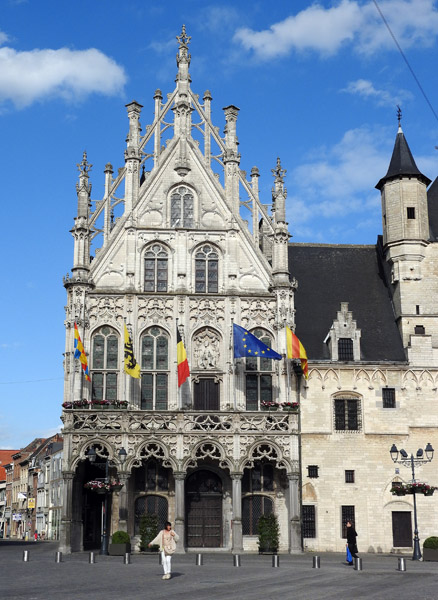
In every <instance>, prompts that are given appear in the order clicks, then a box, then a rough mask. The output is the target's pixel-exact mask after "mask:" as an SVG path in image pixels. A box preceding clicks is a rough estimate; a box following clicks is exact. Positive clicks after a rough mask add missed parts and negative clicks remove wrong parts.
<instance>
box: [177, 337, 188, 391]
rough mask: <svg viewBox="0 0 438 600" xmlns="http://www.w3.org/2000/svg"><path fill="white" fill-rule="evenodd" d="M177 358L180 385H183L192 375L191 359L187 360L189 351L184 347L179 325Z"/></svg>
mask: <svg viewBox="0 0 438 600" xmlns="http://www.w3.org/2000/svg"><path fill="white" fill-rule="evenodd" d="M176 344H177V346H176V360H177V364H178V387H181V386H182V384H183V383H184V381H185V380H186V379H187V377H189V375H190V369H189V361H188V360H187V352H186V349H185V348H184V344H183V341H182V339H181V336H180V333H179V331H178V327H177V328H176Z"/></svg>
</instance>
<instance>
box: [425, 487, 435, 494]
mask: <svg viewBox="0 0 438 600" xmlns="http://www.w3.org/2000/svg"><path fill="white" fill-rule="evenodd" d="M434 491H435V488H431V489H430V490H424V491H423V494H424V495H425V496H433V493H434Z"/></svg>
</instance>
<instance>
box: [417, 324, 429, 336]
mask: <svg viewBox="0 0 438 600" xmlns="http://www.w3.org/2000/svg"><path fill="white" fill-rule="evenodd" d="M414 333H415V335H424V334H425V333H426V329H425V327H424V325H415V329H414Z"/></svg>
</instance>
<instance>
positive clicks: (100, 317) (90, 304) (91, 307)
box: [87, 295, 125, 327]
mask: <svg viewBox="0 0 438 600" xmlns="http://www.w3.org/2000/svg"><path fill="white" fill-rule="evenodd" d="M87 308H88V317H89V319H90V326H91V327H95V326H96V325H100V324H103V323H108V324H112V325H118V326H119V327H121V326H122V325H123V317H124V312H125V300H124V298H123V296H106V295H105V296H88V297H87Z"/></svg>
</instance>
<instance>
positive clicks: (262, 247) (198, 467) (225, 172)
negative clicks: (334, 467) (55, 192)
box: [61, 28, 301, 552]
mask: <svg viewBox="0 0 438 600" xmlns="http://www.w3.org/2000/svg"><path fill="white" fill-rule="evenodd" d="M177 39H178V42H179V47H178V54H177V67H178V72H177V78H176V88H175V90H174V91H173V92H172V93H170V94H168V95H167V97H165V98H164V100H163V95H162V93H161V91H160V90H156V92H155V94H154V103H155V117H154V121H153V123H152V124H151V125H148V126H146V129H145V132H144V135H143V134H142V129H141V125H140V113H141V109H142V106H141V105H140V104H139V103H137V102H135V101H134V102H131V103H130V104H128V105H127V112H128V120H129V131H128V136H127V147H126V150H125V165H124V167H122V168H120V169H118V171H117V173H116V174H115V175H114V171H113V167H112V165H111V164H107V165H106V167H105V196H104V198H103V200H99V201H92V200H91V182H90V170H91V165H90V164H89V162H88V158H87V155H86V154H85V153H84V156H83V159H82V162H81V163H80V164H79V165H78V167H79V182H78V184H77V196H78V208H77V217H76V218H75V224H74V227H73V229H72V234H73V238H74V264H73V268H72V269H71V275H69V276H67V277H66V279H65V282H64V283H65V287H66V290H67V297H68V298H67V307H66V321H65V325H66V346H65V397H64V412H63V417H62V418H63V421H64V430H63V437H64V463H63V467H64V469H63V470H64V503H63V507H64V514H63V517H62V524H61V549H62V550H63V551H64V552H69V551H77V550H80V549H83V548H85V549H86V548H91V547H96V546H97V547H98V546H99V545H100V537H101V533H102V532H101V526H100V523H101V511H102V496H100V495H99V494H96V493H95V492H93V491H90V490H87V489H85V488H84V484H85V483H87V482H88V481H90V480H92V479H94V478H96V477H102V476H103V473H102V470H100V468H101V467H105V463H106V465H107V466H108V469H109V472H108V474H109V477H110V478H113V477H114V478H117V479H119V480H120V481H121V482H122V483H123V487H122V488H121V490H120V491H118V492H114V493H112V494H108V498H107V502H108V510H109V512H110V514H111V530H112V531H114V530H117V529H123V530H127V531H128V532H129V533H130V534H131V536H132V537H135V536H138V533H139V524H140V519H141V517H142V515H144V514H147V513H155V514H158V516H159V519H160V521H164V520H167V519H168V518H169V520H171V521H172V522H174V523H175V529H176V531H177V533H178V534H179V535H180V538H181V542H180V543H179V544H178V551H184V550H185V549H195V548H200V547H209V548H222V549H224V550H230V551H231V550H232V551H234V552H240V551H242V550H243V549H248V550H256V549H257V536H256V532H257V529H256V528H257V520H258V517H259V516H260V515H261V514H264V513H265V514H267V513H270V512H275V513H276V514H277V515H278V517H279V520H280V525H281V532H282V533H281V540H280V544H281V550H283V551H290V552H295V551H299V550H300V548H301V534H300V501H299V438H298V434H299V424H298V419H299V416H298V414H297V413H294V412H286V411H277V412H267V411H262V410H261V402H262V401H264V400H265V401H269V400H276V401H286V400H287V399H290V400H292V399H295V392H293V391H291V390H290V388H291V387H292V388H293V389H294V390H295V381H294V379H293V377H294V376H291V375H290V374H289V373H288V372H287V371H288V370H287V369H286V366H285V362H286V361H284V360H283V361H276V362H275V363H274V362H273V361H271V360H267V359H262V358H249V359H237V360H235V359H234V358H233V349H232V325H233V323H236V324H239V325H241V326H242V327H244V328H246V329H248V330H249V331H251V332H253V333H255V335H256V336H257V337H259V338H261V339H263V340H264V341H265V343H267V344H268V345H272V346H273V348H275V349H276V350H277V351H278V352H280V353H283V354H284V353H285V351H286V339H285V325H289V326H290V327H294V295H293V294H294V288H295V282H294V281H292V282H291V281H290V279H289V268H288V239H289V233H288V229H287V223H286V218H285V200H286V190H285V189H284V185H283V178H284V171H283V169H282V168H281V164H280V161H278V162H277V166H276V168H275V169H273V176H274V186H273V200H272V203H273V204H272V216H271V215H268V213H267V210H266V208H265V206H264V205H263V204H261V202H260V200H259V194H258V177H259V172H258V169H257V168H256V167H254V168H253V169H252V170H251V177H250V181H248V180H247V176H246V173H245V172H244V171H241V170H240V168H239V163H240V154H239V151H238V138H237V117H238V112H239V109H238V108H237V107H235V106H232V105H230V106H227V107H226V108H224V115H225V131H224V133H225V135H224V137H223V138H222V137H221V136H220V135H219V129H218V128H217V127H215V126H214V125H213V124H212V122H211V102H212V96H211V94H210V92H209V91H206V92H205V93H204V96H203V99H202V102H201V100H200V99H199V96H198V95H196V94H194V93H193V91H192V89H191V85H190V84H191V79H190V75H189V65H190V59H191V57H190V54H189V50H188V48H189V42H190V38H189V37H187V36H186V33H185V29H184V28H183V31H182V34H181V35H180V36H178V38H177ZM247 215H249V216H250V221H249V222H247V221H246V220H245V219H244V217H246V216H247ZM98 240H100V242H101V246H100V248H98V249H96V250H95V251H94V253H93V254H94V255H93V256H92V257H90V253H91V250H92V248H94V247H95V246H96V243H97V242H98ZM75 321H76V323H77V325H78V328H79V332H80V336H81V338H82V341H83V343H84V347H85V350H86V352H87V354H88V362H89V368H90V375H91V383H88V382H87V381H85V379H84V378H83V375H82V372H81V370H80V364H79V361H77V360H75V359H74V354H73V347H74V323H75ZM125 323H126V325H127V327H128V330H129V332H130V335H131V339H132V341H133V349H134V355H135V357H136V359H137V361H138V363H139V364H140V367H141V378H140V379H134V378H132V377H129V376H128V375H125V374H124V368H123V364H124V362H123V359H124V356H123V348H124V345H123V332H124V324H125ZM177 326H178V327H179V332H180V334H181V337H182V338H183V341H184V344H185V347H186V349H187V354H188V360H189V365H190V369H191V377H190V383H189V385H187V384H185V385H184V386H182V388H181V390H182V391H181V393H178V385H177V355H176V347H177V342H176V327H177ZM184 388H188V389H184ZM99 403H102V404H99ZM108 403H110V404H108ZM125 403H127V407H125V406H124V405H125ZM122 448H124V449H125V450H126V452H127V458H126V461H125V462H122V461H120V460H119V452H120V450H121V449H122ZM90 450H92V451H93V450H94V451H95V452H96V454H97V456H98V461H97V462H98V463H99V462H100V464H98V465H96V464H94V465H93V464H92V463H91V462H90V461H89V459H88V454H89V452H90Z"/></svg>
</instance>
